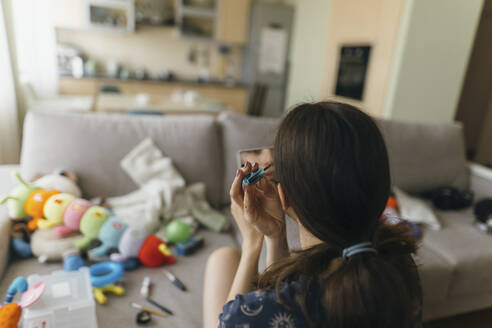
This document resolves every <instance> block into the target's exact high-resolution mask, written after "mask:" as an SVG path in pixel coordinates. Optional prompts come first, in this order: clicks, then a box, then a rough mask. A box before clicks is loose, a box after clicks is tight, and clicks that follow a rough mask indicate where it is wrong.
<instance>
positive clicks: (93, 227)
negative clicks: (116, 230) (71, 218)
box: [75, 206, 111, 249]
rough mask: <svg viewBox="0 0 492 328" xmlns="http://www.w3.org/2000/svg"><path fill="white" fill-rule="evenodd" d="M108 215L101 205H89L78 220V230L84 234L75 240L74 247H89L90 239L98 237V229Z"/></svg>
mask: <svg viewBox="0 0 492 328" xmlns="http://www.w3.org/2000/svg"><path fill="white" fill-rule="evenodd" d="M110 215H111V214H110V213H109V211H108V210H107V209H105V208H104V207H102V206H92V207H90V208H89V209H88V210H87V211H86V212H85V213H84V215H83V216H82V219H81V220H80V232H81V233H82V234H83V235H84V238H83V239H81V240H79V241H77V242H76V243H75V247H77V248H78V249H85V248H87V247H89V245H90V243H91V241H92V240H93V239H96V238H97V237H98V235H99V230H101V227H102V226H103V224H104V223H105V222H106V221H107V220H108V218H109V216H110Z"/></svg>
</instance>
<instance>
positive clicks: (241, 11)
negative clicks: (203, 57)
mask: <svg viewBox="0 0 492 328" xmlns="http://www.w3.org/2000/svg"><path fill="white" fill-rule="evenodd" d="M250 7H251V0H177V1H176V20H177V22H178V26H179V32H180V35H181V37H183V38H192V39H201V40H207V41H217V42H220V43H224V44H238V45H241V44H245V43H246V42H247V41H248V31H249V20H250Z"/></svg>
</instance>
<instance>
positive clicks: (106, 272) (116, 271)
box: [63, 249, 125, 304]
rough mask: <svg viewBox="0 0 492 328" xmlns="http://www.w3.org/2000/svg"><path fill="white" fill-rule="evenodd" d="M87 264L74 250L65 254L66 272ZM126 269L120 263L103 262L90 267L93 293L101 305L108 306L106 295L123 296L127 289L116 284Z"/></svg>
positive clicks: (64, 265) (64, 264) (64, 266)
mask: <svg viewBox="0 0 492 328" xmlns="http://www.w3.org/2000/svg"><path fill="white" fill-rule="evenodd" d="M85 266H86V265H85V262H84V260H83V259H82V257H81V256H80V255H79V253H78V250H76V249H73V250H70V251H68V252H65V253H64V260H63V268H64V270H65V271H77V270H78V269H80V268H81V267H85ZM124 271H125V269H124V267H123V264H122V263H118V262H109V261H106V262H101V263H96V264H93V265H91V266H90V267H89V272H90V275H91V284H92V293H93V294H94V298H95V300H96V301H97V302H98V303H99V304H106V302H107V297H106V295H105V293H108V292H109V293H113V294H115V295H118V296H119V295H123V294H124V293H125V289H124V288H123V287H122V286H117V285H115V283H116V282H117V281H118V280H120V279H121V278H122V277H123V273H124Z"/></svg>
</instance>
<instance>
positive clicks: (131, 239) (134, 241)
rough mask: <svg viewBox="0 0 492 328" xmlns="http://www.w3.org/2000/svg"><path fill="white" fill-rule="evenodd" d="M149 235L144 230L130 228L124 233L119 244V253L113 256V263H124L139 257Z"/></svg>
mask: <svg viewBox="0 0 492 328" xmlns="http://www.w3.org/2000/svg"><path fill="white" fill-rule="evenodd" d="M148 235H149V234H148V233H147V231H146V230H145V229H143V228H134V227H129V228H128V229H126V230H125V231H124V232H123V235H122V236H121V239H120V241H119V243H118V252H117V253H113V254H111V261H116V262H124V261H126V260H128V259H130V258H136V257H138V252H139V251H140V247H142V245H143V243H144V241H145V239H146V238H147V236H148Z"/></svg>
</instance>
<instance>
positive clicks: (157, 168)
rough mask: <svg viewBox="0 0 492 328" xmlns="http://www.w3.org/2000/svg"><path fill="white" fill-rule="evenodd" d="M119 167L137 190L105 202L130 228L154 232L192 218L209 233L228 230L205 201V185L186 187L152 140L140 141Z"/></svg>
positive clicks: (179, 175) (219, 214)
mask: <svg viewBox="0 0 492 328" xmlns="http://www.w3.org/2000/svg"><path fill="white" fill-rule="evenodd" d="M121 167H122V169H123V170H124V171H125V172H126V173H127V174H128V175H129V176H130V177H131V178H132V180H133V181H134V182H135V183H136V184H137V186H139V187H140V188H139V189H138V190H136V191H134V192H132V193H130V194H127V195H124V196H119V197H111V198H108V199H107V200H106V202H107V203H108V204H109V205H110V206H111V207H112V209H113V212H114V214H115V215H116V216H117V217H119V218H121V219H122V220H123V221H125V222H126V223H128V224H129V225H130V226H137V227H145V228H146V229H147V231H149V232H155V231H156V230H158V229H159V228H161V226H163V224H166V223H167V222H169V221H170V220H171V219H178V218H185V217H190V216H192V217H194V218H195V219H196V220H198V222H200V223H201V224H203V225H205V226H206V227H208V228H210V229H212V230H216V231H222V230H225V229H227V227H228V221H227V219H226V218H225V217H224V216H223V215H222V214H221V213H220V212H218V211H215V210H214V209H213V208H211V207H210V205H209V204H208V202H207V201H206V194H205V184H203V183H195V184H193V185H190V186H188V187H187V186H186V182H185V180H184V178H183V177H182V176H181V174H180V173H179V172H178V170H177V169H176V168H175V167H174V165H173V164H172V160H171V159H170V158H169V157H164V156H163V155H162V152H161V151H160V150H159V149H158V148H157V147H156V146H155V145H154V143H153V142H152V140H151V139H149V138H147V139H145V140H143V141H142V142H141V143H140V144H138V145H137V146H136V147H135V148H134V149H133V150H132V151H131V152H130V153H129V154H128V155H126V156H125V157H124V158H123V159H122V161H121ZM161 218H162V220H161Z"/></svg>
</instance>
